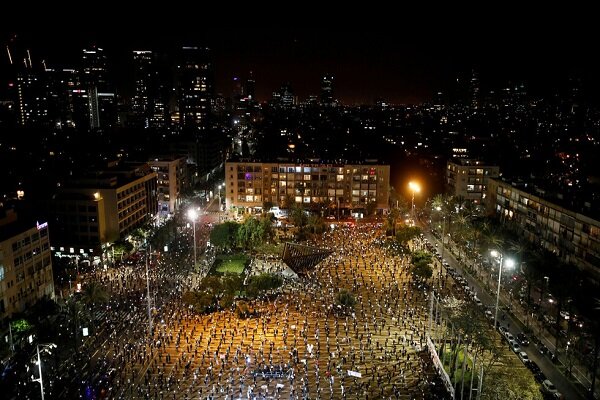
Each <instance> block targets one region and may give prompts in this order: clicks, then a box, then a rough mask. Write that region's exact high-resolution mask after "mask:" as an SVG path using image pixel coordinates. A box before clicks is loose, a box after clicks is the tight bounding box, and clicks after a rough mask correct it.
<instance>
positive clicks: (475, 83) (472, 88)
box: [469, 70, 480, 110]
mask: <svg viewBox="0 0 600 400" xmlns="http://www.w3.org/2000/svg"><path fill="white" fill-rule="evenodd" d="M469 95H470V96H471V108H472V109H473V110H477V109H478V108H479V106H480V104H479V103H480V98H479V75H478V74H477V72H476V71H475V70H473V72H472V75H471V82H470V84H469Z"/></svg>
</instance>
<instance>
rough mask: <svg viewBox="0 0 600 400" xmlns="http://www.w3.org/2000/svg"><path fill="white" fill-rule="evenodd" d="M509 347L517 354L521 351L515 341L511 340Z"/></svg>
mask: <svg viewBox="0 0 600 400" xmlns="http://www.w3.org/2000/svg"><path fill="white" fill-rule="evenodd" d="M510 348H511V349H512V351H514V352H515V353H517V354H519V353H520V352H521V346H519V343H517V342H514V341H513V342H512V344H511V345H510Z"/></svg>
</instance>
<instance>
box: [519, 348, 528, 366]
mask: <svg viewBox="0 0 600 400" xmlns="http://www.w3.org/2000/svg"><path fill="white" fill-rule="evenodd" d="M517 356H518V357H519V360H521V361H522V362H523V364H525V365H527V363H529V356H528V355H527V353H525V352H524V351H520V352H518V353H517Z"/></svg>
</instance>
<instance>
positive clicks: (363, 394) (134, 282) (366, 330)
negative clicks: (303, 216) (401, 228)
mask: <svg viewBox="0 0 600 400" xmlns="http://www.w3.org/2000/svg"><path fill="white" fill-rule="evenodd" d="M206 234H207V233H206ZM383 234H384V232H383V230H382V229H381V227H380V226H378V225H376V224H361V225H358V226H356V227H341V226H340V227H336V228H335V229H333V230H330V231H328V232H326V233H324V234H323V235H322V236H319V237H318V239H313V240H312V241H311V243H310V244H312V245H315V246H317V247H321V248H328V249H331V250H333V254H332V255H331V256H329V257H328V258H327V259H326V260H324V261H322V262H321V263H320V264H319V265H318V266H317V267H316V268H315V269H314V270H312V271H311V272H309V273H308V275H307V276H300V277H297V278H296V279H285V284H284V286H283V287H282V289H281V291H280V293H279V295H278V296H276V297H275V298H273V296H269V297H264V298H258V299H254V300H251V301H250V302H249V306H250V307H251V308H252V309H253V310H254V312H253V314H252V316H251V317H248V318H241V317H239V316H238V314H236V313H235V312H234V311H233V310H222V311H216V312H212V313H209V314H199V313H197V312H195V311H194V310H193V309H190V308H189V307H188V306H186V305H184V303H183V302H182V294H183V293H185V292H186V291H188V290H194V289H197V288H198V287H199V285H200V281H201V279H202V277H203V276H204V273H197V272H195V271H194V269H193V268H182V266H181V264H182V263H184V264H188V265H189V264H190V258H189V256H188V255H181V256H180V257H179V258H177V257H172V258H170V257H169V256H162V257H161V260H160V261H156V260H155V261H154V262H153V263H151V268H150V282H151V289H152V294H151V297H152V298H153V302H152V304H151V307H152V313H151V319H152V323H151V324H150V322H149V319H148V313H147V307H148V305H147V298H146V291H147V287H146V271H145V269H144V268H143V267H142V266H141V265H138V266H132V267H124V266H121V267H119V268H118V269H112V270H109V271H98V272H97V273H96V274H95V275H94V276H90V277H89V279H95V280H97V281H98V282H100V283H101V284H102V285H104V286H105V287H106V289H107V290H108V291H109V292H110V293H111V298H112V300H111V302H110V303H109V307H107V308H106V310H105V311H103V312H102V313H101V320H100V321H98V329H97V331H96V332H95V337H93V338H92V339H90V340H89V341H88V342H86V343H87V344H86V345H84V347H83V348H82V349H81V352H80V354H88V355H89V357H80V358H79V359H77V358H74V359H73V360H71V362H70V363H69V365H67V366H66V369H67V373H66V374H65V375H64V376H65V379H78V380H79V381H78V385H77V386H78V391H79V393H78V394H79V395H80V396H81V397H83V398H86V396H87V398H98V397H102V396H106V397H109V398H118V399H120V398H122V399H131V398H136V399H227V400H229V399H231V400H233V399H319V398H322V399H325V398H327V399H365V400H368V399H383V398H385V399H388V398H389V399H432V398H436V399H443V398H444V393H443V391H442V390H443V389H442V385H441V383H440V381H439V378H438V376H437V374H436V372H435V370H434V369H433V367H432V365H431V361H430V360H429V357H428V356H427V351H426V349H425V333H426V329H427V314H428V304H429V303H428V296H429V295H428V293H427V291H426V290H424V289H423V288H420V287H418V286H416V285H414V284H413V281H412V279H411V276H410V274H409V263H410V259H409V257H408V256H402V255H397V254H392V253H391V252H389V250H387V249H386V248H384V247H382V246H380V245H379V243H381V241H380V238H381V235H383ZM197 240H198V241H199V242H200V241H204V243H206V240H207V238H206V237H204V235H202V234H201V235H198V239H197ZM211 257H212V255H211ZM253 266H254V267H255V269H257V271H262V272H278V273H280V272H281V271H282V269H283V266H282V265H281V263H280V262H279V261H276V260H268V259H264V260H258V261H255V262H254V263H253ZM341 289H345V290H346V291H347V292H349V293H351V294H352V295H353V296H354V297H355V299H356V303H355V305H354V306H353V308H351V309H348V308H347V307H342V306H341V305H340V304H338V300H337V295H338V293H339V291H340V290H341ZM82 376H86V377H87V378H86V379H83V378H82ZM71 377H73V378H71ZM67 394H68V393H67V392H62V395H67Z"/></svg>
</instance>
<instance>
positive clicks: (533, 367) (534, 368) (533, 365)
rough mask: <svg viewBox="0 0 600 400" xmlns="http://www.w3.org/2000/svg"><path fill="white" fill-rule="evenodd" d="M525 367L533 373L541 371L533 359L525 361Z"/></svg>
mask: <svg viewBox="0 0 600 400" xmlns="http://www.w3.org/2000/svg"><path fill="white" fill-rule="evenodd" d="M527 368H529V369H530V370H531V373H532V374H534V375H535V374H537V373H539V372H541V371H542V370H541V369H540V366H539V365H537V363H536V362H535V361H533V360H529V362H528V363H527ZM542 380H543V379H542Z"/></svg>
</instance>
